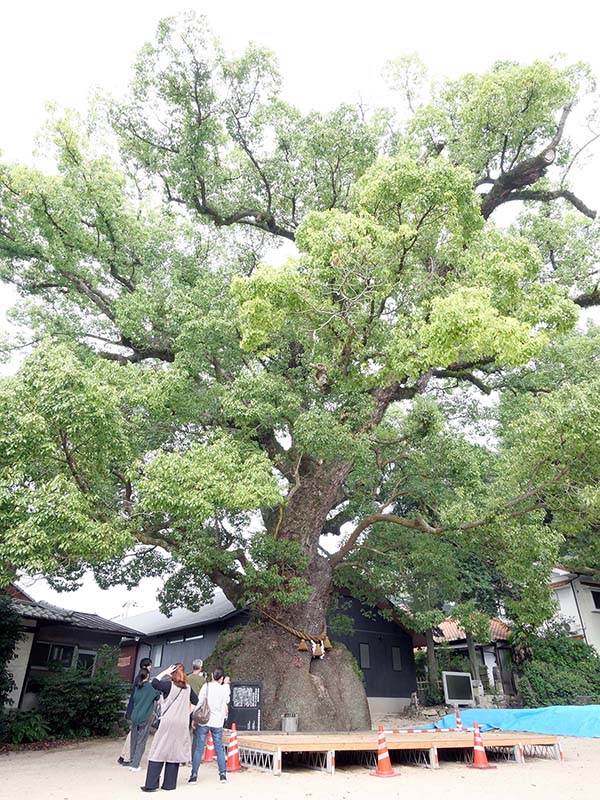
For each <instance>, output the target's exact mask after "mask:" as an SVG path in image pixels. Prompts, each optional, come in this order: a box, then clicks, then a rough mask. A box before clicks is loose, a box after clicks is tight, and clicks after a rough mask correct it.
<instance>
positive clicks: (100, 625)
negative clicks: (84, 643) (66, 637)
mask: <svg viewBox="0 0 600 800" xmlns="http://www.w3.org/2000/svg"><path fill="white" fill-rule="evenodd" d="M71 619H72V622H73V625H75V626H76V627H77V628H92V629H93V630H95V631H106V632H107V633H120V634H121V635H122V636H140V635H141V634H142V632H141V631H139V630H136V629H135V628H129V627H128V626H126V625H121V623H120V622H114V621H113V620H112V619H104V617H99V616H98V614H86V613H84V612H83V611H73V616H72V618H71Z"/></svg>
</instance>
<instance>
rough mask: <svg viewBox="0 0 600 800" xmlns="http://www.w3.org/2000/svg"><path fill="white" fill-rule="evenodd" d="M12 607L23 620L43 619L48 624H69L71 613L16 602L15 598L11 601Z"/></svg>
mask: <svg viewBox="0 0 600 800" xmlns="http://www.w3.org/2000/svg"><path fill="white" fill-rule="evenodd" d="M12 606H13V608H14V609H15V610H16V611H17V612H18V613H19V614H20V615H21V616H22V617H25V619H45V620H49V621H50V622H70V621H71V615H72V613H73V612H72V611H66V610H65V609H63V608H56V607H55V606H50V605H47V604H46V603H36V602H35V601H33V602H32V601H29V600H17V599H16V598H14V599H13V601H12Z"/></svg>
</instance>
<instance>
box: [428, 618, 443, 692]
mask: <svg viewBox="0 0 600 800" xmlns="http://www.w3.org/2000/svg"><path fill="white" fill-rule="evenodd" d="M425 641H426V642H427V682H428V683H429V692H430V694H431V697H432V698H438V697H439V696H440V687H439V680H440V671H439V668H438V662H437V657H436V654H435V642H434V640H433V630H432V629H431V628H428V630H426V631H425Z"/></svg>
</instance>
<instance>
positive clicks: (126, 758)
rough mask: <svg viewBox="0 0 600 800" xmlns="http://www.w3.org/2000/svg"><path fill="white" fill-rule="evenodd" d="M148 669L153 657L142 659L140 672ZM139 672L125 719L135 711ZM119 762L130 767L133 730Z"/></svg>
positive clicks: (126, 741) (130, 695)
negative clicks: (134, 697)
mask: <svg viewBox="0 0 600 800" xmlns="http://www.w3.org/2000/svg"><path fill="white" fill-rule="evenodd" d="M143 669H146V670H148V672H150V670H151V669H152V659H151V658H142V660H141V661H140V672H141V671H142V670H143ZM139 676H140V675H139V672H138V674H137V675H136V676H135V680H134V682H133V685H132V687H131V692H130V693H129V701H128V703H127V710H126V711H125V719H131V712H132V711H133V695H134V693H135V688H136V684H137V681H138V678H139ZM117 764H120V765H121V766H122V767H128V766H129V765H130V764H131V731H130V732H129V733H128V734H127V738H126V739H125V744H124V745H123V749H122V750H121V755H120V756H119V757H118V758H117Z"/></svg>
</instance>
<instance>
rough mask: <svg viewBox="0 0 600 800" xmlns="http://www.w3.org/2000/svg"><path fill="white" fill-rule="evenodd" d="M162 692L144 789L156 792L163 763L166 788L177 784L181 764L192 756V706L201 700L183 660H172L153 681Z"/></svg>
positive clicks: (164, 786) (174, 786)
mask: <svg viewBox="0 0 600 800" xmlns="http://www.w3.org/2000/svg"><path fill="white" fill-rule="evenodd" d="M152 686H154V688H155V689H158V691H159V692H160V693H161V694H162V701H161V706H162V712H161V715H160V725H159V727H158V730H157V731H156V733H155V734H154V741H153V742H152V747H151V748H150V755H149V756H148V770H147V772H146V782H145V784H144V785H143V786H142V787H141V789H142V791H143V792H155V791H156V790H157V789H158V785H159V782H160V774H161V772H162V769H163V767H164V768H165V774H164V776H163V782H162V787H161V788H163V789H167V790H170V789H176V788H177V775H178V773H179V765H180V764H187V763H188V762H189V760H190V756H191V752H190V735H189V726H190V710H191V708H192V706H195V705H196V704H197V703H198V695H197V694H196V692H194V691H193V689H191V688H190V686H188V682H187V678H186V675H185V669H184V666H183V664H172V665H171V666H170V667H168V668H167V669H165V670H164V671H163V672H161V673H160V674H159V675H157V676H156V678H154V679H153V681H152Z"/></svg>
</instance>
